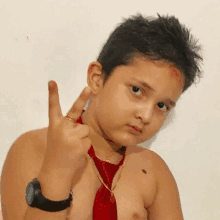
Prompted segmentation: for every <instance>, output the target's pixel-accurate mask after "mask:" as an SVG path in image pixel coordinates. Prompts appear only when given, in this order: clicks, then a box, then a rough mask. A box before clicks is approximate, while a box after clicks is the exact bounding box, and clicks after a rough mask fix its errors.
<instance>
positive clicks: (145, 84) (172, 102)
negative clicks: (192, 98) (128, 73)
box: [131, 77, 176, 107]
mask: <svg viewBox="0 0 220 220" xmlns="http://www.w3.org/2000/svg"><path fill="white" fill-rule="evenodd" d="M131 79H133V80H135V81H137V82H138V83H140V84H141V85H142V86H144V87H145V88H149V89H151V90H153V91H154V92H155V90H154V89H153V88H152V87H150V86H149V85H148V84H147V83H146V82H144V81H140V80H138V79H136V78H134V77H132V78H131ZM166 101H168V102H169V103H170V105H172V106H174V107H175V106H176V102H174V101H172V100H171V99H167V100H166Z"/></svg>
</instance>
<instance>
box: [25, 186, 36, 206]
mask: <svg viewBox="0 0 220 220" xmlns="http://www.w3.org/2000/svg"><path fill="white" fill-rule="evenodd" d="M33 199H34V187H33V184H32V183H28V185H27V189H26V200H27V203H28V205H31V204H32V203H33Z"/></svg>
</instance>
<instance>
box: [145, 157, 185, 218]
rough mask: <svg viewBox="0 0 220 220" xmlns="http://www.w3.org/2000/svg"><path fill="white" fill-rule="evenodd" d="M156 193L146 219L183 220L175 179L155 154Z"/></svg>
mask: <svg viewBox="0 0 220 220" xmlns="http://www.w3.org/2000/svg"><path fill="white" fill-rule="evenodd" d="M154 162H155V164H154V166H155V173H156V179H157V181H156V182H157V193H156V195H155V198H154V201H153V203H152V205H151V206H150V207H148V208H147V210H148V216H149V217H148V220H164V219H166V220H183V213H182V209H181V203H180V197H179V192H178V188H177V184H176V181H175V179H174V177H173V175H172V173H171V171H170V169H169V168H168V166H167V165H166V163H165V162H164V161H163V159H162V158H161V157H160V156H159V155H157V154H155V160H154Z"/></svg>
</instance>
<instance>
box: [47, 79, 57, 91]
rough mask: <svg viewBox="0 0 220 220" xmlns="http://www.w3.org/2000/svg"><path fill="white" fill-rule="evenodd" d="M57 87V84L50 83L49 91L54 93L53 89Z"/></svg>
mask: <svg viewBox="0 0 220 220" xmlns="http://www.w3.org/2000/svg"><path fill="white" fill-rule="evenodd" d="M55 87H56V84H55V83H54V82H51V81H49V83H48V88H49V91H50V92H51V91H53V89H54V88H55Z"/></svg>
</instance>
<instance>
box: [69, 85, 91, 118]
mask: <svg viewBox="0 0 220 220" xmlns="http://www.w3.org/2000/svg"><path fill="white" fill-rule="evenodd" d="M90 96H91V89H90V87H89V86H87V87H85V88H84V89H83V91H82V92H81V94H80V95H79V97H78V98H77V99H76V101H75V102H74V104H73V105H72V107H71V109H70V110H69V111H68V113H67V115H69V116H70V117H71V118H73V119H75V120H77V119H78V118H79V117H80V116H81V115H82V111H83V108H84V106H85V104H86V102H87V100H88V98H89V97H90Z"/></svg>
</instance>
